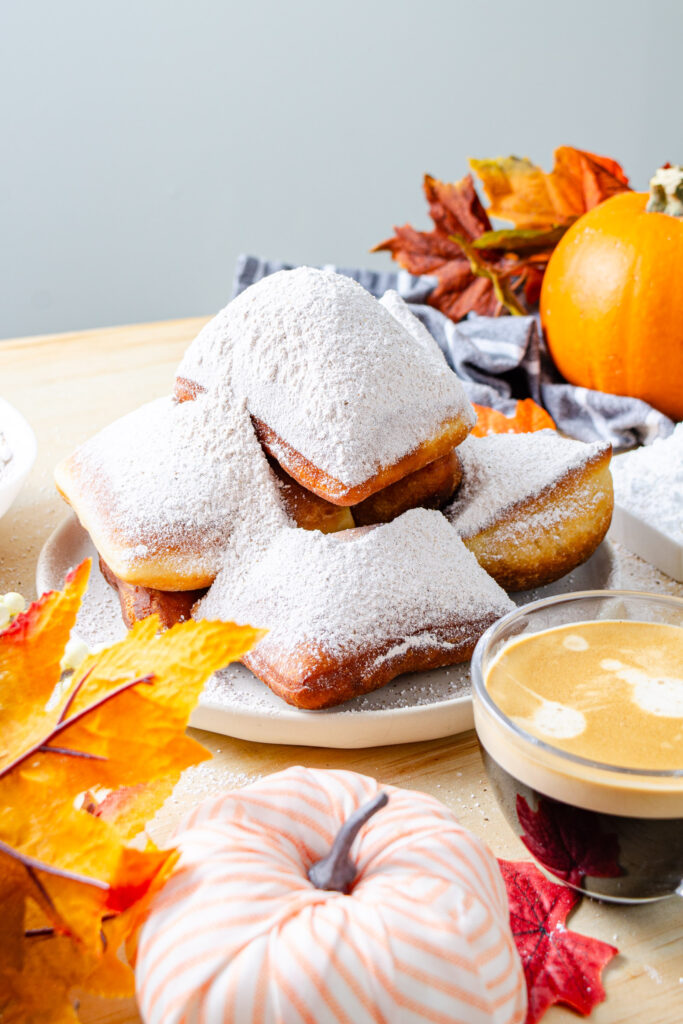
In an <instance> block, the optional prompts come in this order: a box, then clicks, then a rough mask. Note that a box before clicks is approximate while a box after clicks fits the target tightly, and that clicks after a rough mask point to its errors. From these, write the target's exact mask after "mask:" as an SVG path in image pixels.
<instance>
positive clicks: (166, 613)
mask: <svg viewBox="0 0 683 1024" xmlns="http://www.w3.org/2000/svg"><path fill="white" fill-rule="evenodd" d="M100 572H101V573H102V575H103V576H104V578H105V580H106V581H107V583H108V584H109V586H110V587H112V588H113V589H114V590H115V591H116V592H117V593H118V595H119V602H120V604H121V614H122V616H123V621H124V622H125V624H126V626H127V627H128V629H131V628H132V626H134V625H135V623H136V622H139V621H140V619H146V618H148V616H150V615H158V616H159V625H160V627H161V628H162V629H170V628H171V626H175V624H176V622H185V621H186V620H187V619H191V618H192V606H193V605H195V604H196V603H197V601H199V599H200V598H202V597H204V595H205V594H206V589H205V588H204V589H202V590H177V591H172V590H154V589H153V588H152V587H140V586H136V585H135V584H133V583H124V581H123V580H121V579H119V577H118V576H116V575H115V574H114V573H113V572H112V571H111V569H110V568H109V566H108V565H107V563H106V562H105V561H104V560H103V559H102V558H100Z"/></svg>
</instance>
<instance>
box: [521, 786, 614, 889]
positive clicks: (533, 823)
mask: <svg viewBox="0 0 683 1024" xmlns="http://www.w3.org/2000/svg"><path fill="white" fill-rule="evenodd" d="M517 819H518V821H519V823H520V825H521V826H522V828H523V829H524V834H523V835H522V836H521V840H522V842H523V843H524V845H525V846H526V848H527V850H528V851H529V853H531V854H532V855H533V856H534V857H535V858H536V860H538V861H540V862H541V864H542V865H543V867H545V868H547V869H548V871H550V872H551V873H552V874H553V875H557V877H558V878H561V879H562V880H563V881H564V882H568V883H569V884H570V885H578V886H580V885H581V883H582V881H583V879H584V876H585V875H592V876H593V878H618V877H619V875H620V874H621V868H620V867H619V840H618V839H617V837H616V835H614V834H609V835H605V834H604V833H603V832H602V831H601V829H600V826H599V825H598V824H597V822H596V818H595V815H594V814H591V813H590V812H588V811H582V810H580V809H578V808H576V807H569V806H568V805H567V804H561V803H558V802H557V801H556V800H546V799H545V798H544V797H541V798H540V799H539V801H538V805H537V809H536V810H535V811H533V810H532V809H531V808H530V807H529V805H528V803H527V802H526V800H525V799H524V797H523V796H521V795H518V796H517Z"/></svg>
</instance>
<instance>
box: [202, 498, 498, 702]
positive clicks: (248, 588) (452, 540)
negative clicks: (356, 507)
mask: <svg viewBox="0 0 683 1024" xmlns="http://www.w3.org/2000/svg"><path fill="white" fill-rule="evenodd" d="M513 607H514V606H513V604H512V602H511V601H510V599H509V598H508V597H507V595H506V594H505V593H504V592H503V591H502V590H501V589H500V587H499V586H498V585H497V584H496V583H495V582H494V581H493V580H492V579H491V578H490V576H488V575H487V574H486V573H485V572H484V571H483V569H481V568H480V566H479V565H478V564H477V561H476V559H475V558H474V556H473V555H472V554H471V553H470V552H469V551H468V550H467V549H466V548H465V546H464V544H463V543H462V542H461V540H460V538H459V537H458V535H457V533H456V531H455V530H453V529H452V528H451V527H450V526H449V524H448V523H447V522H446V520H445V519H444V517H443V515H442V514H441V513H440V512H436V511H428V510H427V509H413V510H411V511H409V512H406V513H404V514H403V515H402V516H399V517H398V518H397V519H394V520H393V522H391V523H387V524H383V525H380V526H374V527H372V526H371V527H361V528H359V529H356V530H347V531H344V532H343V533H336V534H330V535H327V536H325V535H323V534H321V533H318V532H315V533H313V532H305V531H303V530H296V529H291V528H290V529H284V530H281V531H280V532H279V533H278V534H277V535H276V536H275V537H274V538H273V540H272V542H271V544H270V545H269V547H268V548H267V550H266V551H265V552H264V553H263V555H262V557H261V558H259V559H256V560H251V559H244V560H243V561H242V562H241V563H237V564H232V565H230V564H226V566H225V568H224V569H223V571H222V572H221V574H220V575H219V576H218V577H217V579H216V581H215V582H214V585H213V587H212V588H211V590H210V591H209V593H208V594H207V596H206V597H205V598H204V599H203V600H202V601H201V602H200V603H199V605H198V606H197V608H196V609H195V612H194V615H195V617H199V618H212V619H213V618H219V619H226V620H231V621H235V622H238V623H239V622H250V623H252V624H255V625H256V626H259V627H262V628H264V629H267V630H268V633H267V635H266V636H265V637H264V639H263V640H261V641H260V642H259V643H258V644H257V645H256V647H254V648H253V649H252V650H251V651H250V652H249V653H248V654H246V655H245V656H244V659H243V661H244V664H245V665H246V666H247V667H248V668H249V669H251V671H252V672H254V674H255V675H257V676H258V678H259V679H261V680H263V682H264V683H266V684H267V685H268V686H269V687H270V688H271V689H272V690H273V691H274V692H275V693H276V694H278V695H279V696H280V697H282V698H283V699H284V700H286V701H287V702H288V703H290V704H294V705H295V706H296V707H299V708H308V709H316V708H326V707H332V706H334V705H336V704H340V703H342V702H343V701H345V700H349V699H350V698H351V697H355V696H357V695H358V694H362V693H366V692H368V691H369V690H374V689H376V688H377V687H379V686H383V685H384V684H385V683H387V682H389V680H391V679H393V678H394V677H395V676H397V675H400V674H401V673H403V672H414V671H419V670H423V669H428V668H436V667H439V666H443V665H451V664H454V663H456V662H460V661H465V660H466V659H467V658H469V657H470V656H471V654H472V651H473V649H474V646H475V644H476V642H477V640H478V639H479V637H480V636H481V634H482V633H483V632H484V630H485V629H487V628H488V626H490V625H491V624H492V623H493V622H495V621H496V620H497V619H498V618H500V616H501V615H504V614H505V613H506V612H508V611H510V610H511V609H512V608H513Z"/></svg>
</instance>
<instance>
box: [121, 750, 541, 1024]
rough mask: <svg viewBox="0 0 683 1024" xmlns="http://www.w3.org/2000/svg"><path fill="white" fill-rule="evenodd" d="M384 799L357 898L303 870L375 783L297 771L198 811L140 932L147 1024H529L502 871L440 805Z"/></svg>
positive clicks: (362, 844)
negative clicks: (318, 884) (317, 881)
mask: <svg viewBox="0 0 683 1024" xmlns="http://www.w3.org/2000/svg"><path fill="white" fill-rule="evenodd" d="M383 789H384V790H385V791H386V793H387V794H388V796H389V801H388V804H387V806H386V807H383V808H382V809H381V810H379V811H378V813H376V814H374V816H373V817H372V818H371V819H370V820H369V821H367V823H366V824H365V825H364V826H363V827H362V829H361V831H360V832H359V834H358V836H357V838H356V839H355V840H354V842H353V846H352V848H351V859H352V861H353V869H355V870H357V875H356V877H355V881H354V883H353V885H352V887H351V891H350V893H349V894H348V895H345V894H344V893H342V892H338V891H329V890H327V889H320V888H315V887H314V886H313V885H312V884H311V882H310V881H309V880H308V877H307V873H308V870H309V869H310V868H311V865H312V864H313V863H315V862H317V861H319V860H321V859H322V858H324V857H325V856H326V854H328V853H329V851H330V847H331V846H332V843H333V841H334V839H335V836H336V835H337V833H338V831H339V829H340V827H341V826H342V825H343V823H344V822H345V821H347V819H348V818H349V816H350V815H351V814H352V813H353V812H354V811H356V810H357V809H358V808H359V807H361V805H363V804H365V803H366V802H367V801H368V799H369V798H372V797H374V796H376V794H377V793H378V790H379V787H378V784H377V782H376V781H375V780H374V779H371V778H368V777H366V776H363V775H358V774H355V773H353V772H347V771H323V770H314V769H308V768H290V769H288V770H286V771H283V772H279V773H277V774H275V775H271V776H269V777H267V778H264V779H262V780H261V781H259V782H256V783H254V784H253V785H251V786H247V787H246V788H244V789H240V790H235V791H232V792H229V793H227V794H225V795H224V796H221V797H219V798H217V799H214V800H210V801H208V802H206V803H204V804H202V805H201V806H199V807H198V808H197V809H196V810H195V811H194V812H193V813H192V814H191V815H190V817H189V818H188V819H187V820H186V821H185V822H184V823H183V824H182V826H181V827H180V828H179V829H178V830H177V832H176V834H175V837H174V842H175V844H176V845H177V846H178V848H179V850H180V859H179V863H178V866H177V869H176V870H175V872H174V874H173V876H172V877H171V879H170V880H169V882H168V883H167V884H166V885H165V886H164V888H163V889H162V890H161V891H160V893H159V894H158V895H157V897H156V899H155V901H154V903H153V904H152V907H151V910H150V913H149V916H148V918H147V920H146V922H145V924H144V926H143V929H142V932H141V935H140V943H139V950H138V960H137V969H136V979H137V990H138V999H139V1004H140V1009H141V1013H142V1016H143V1018H144V1020H145V1022H146V1024H219V1022H225V1024H229V1022H234V1024H425V1022H434V1024H455V1022H462V1024H512V1022H515V1024H517V1022H522V1021H523V1020H524V1018H525V1013H526V988H525V983H524V976H523V973H522V968H521V965H520V962H519V960H518V957H517V953H516V949H515V945H514V941H513V938H512V934H511V931H510V926H509V920H508V907H507V899H506V894H505V888H504V885H503V881H502V878H501V875H500V872H499V870H498V865H497V864H496V861H495V859H494V858H493V857H492V855H491V854H490V853H489V852H488V850H487V849H486V847H485V846H484V845H483V844H482V843H481V842H480V841H479V840H478V839H476V838H475V837H474V836H472V835H471V834H470V833H469V832H467V831H466V830H465V829H463V828H462V827H461V826H460V825H459V824H458V823H457V821H456V819H455V817H454V816H453V814H452V813H451V812H450V811H449V810H448V808H446V807H445V806H444V805H443V804H441V803H439V801H437V800H435V799H433V798H432V797H430V796H426V795H425V794H422V793H416V792H412V791H409V790H403V789H396V788H394V787H391V786H387V787H383Z"/></svg>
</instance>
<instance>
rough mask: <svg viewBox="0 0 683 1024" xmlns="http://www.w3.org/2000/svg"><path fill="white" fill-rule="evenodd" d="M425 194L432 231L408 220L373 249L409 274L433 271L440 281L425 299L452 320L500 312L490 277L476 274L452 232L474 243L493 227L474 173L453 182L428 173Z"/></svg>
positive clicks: (432, 273) (499, 305)
mask: <svg viewBox="0 0 683 1024" xmlns="http://www.w3.org/2000/svg"><path fill="white" fill-rule="evenodd" d="M423 187H424V193H425V197H426V199H427V202H428V203H429V214H430V216H431V218H432V220H433V221H434V230H433V231H416V230H415V228H413V227H411V225H410V224H404V225H403V226H402V227H397V228H394V230H395V232H396V234H395V235H394V237H393V238H388V239H387V240H386V241H385V242H380V244H379V245H377V246H375V248H374V249H373V250H372V252H383V251H384V252H390V253H391V255H392V256H393V257H394V259H395V260H397V261H398V263H400V264H401V266H402V267H405V269H406V270H408V271H409V272H410V273H411V274H417V275H422V274H430V275H431V276H433V277H436V278H437V279H438V282H439V283H438V284H437V286H436V288H435V289H434V291H433V292H432V293H431V295H430V296H429V299H428V300H427V301H428V302H429V305H430V306H434V307H435V308H436V309H440V310H441V312H442V313H445V314H446V316H448V317H450V318H451V320H461V319H462V318H463V317H464V316H467V314H468V313H470V312H472V311H474V312H475V313H479V314H481V315H482V316H495V315H496V314H497V313H500V310H501V304H500V302H499V300H498V298H497V297H496V294H495V291H494V288H493V284H492V282H491V281H490V280H488V278H485V277H477V275H476V274H475V273H474V272H473V270H472V267H471V264H470V261H469V259H468V257H467V256H466V254H465V253H464V251H463V249H462V248H461V246H460V245H458V244H457V243H456V242H455V241H453V236H454V235H456V236H458V237H459V238H462V239H465V240H467V241H468V242H473V241H475V239H477V238H479V237H480V236H481V235H483V234H484V232H486V231H490V230H491V221H490V220H489V218H488V216H487V214H486V210H485V209H484V207H483V206H482V204H481V202H480V200H479V196H478V195H477V192H476V190H475V187H474V182H473V180H472V175H471V174H468V175H467V176H466V177H464V178H462V180H461V181H456V182H453V183H449V182H443V181H438V180H437V179H436V178H433V177H432V176H431V175H430V174H425V176H424V183H423Z"/></svg>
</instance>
